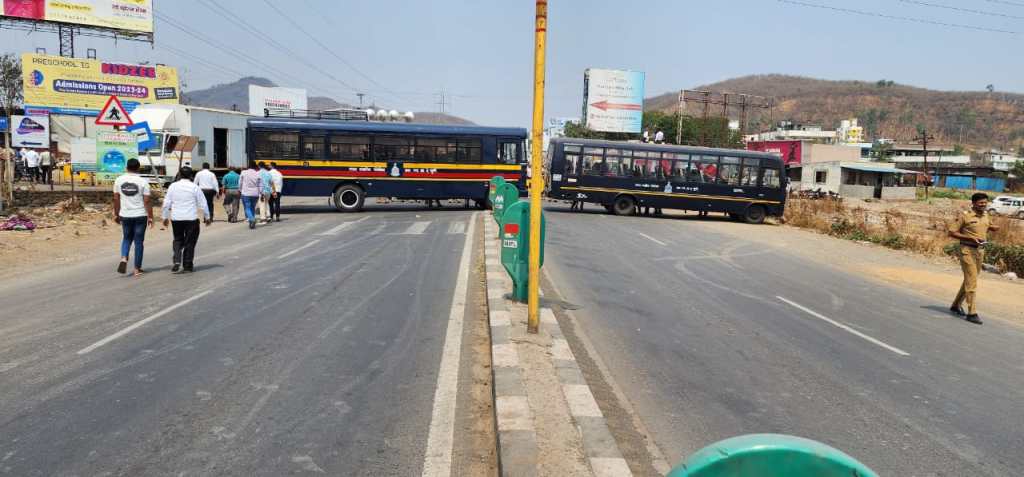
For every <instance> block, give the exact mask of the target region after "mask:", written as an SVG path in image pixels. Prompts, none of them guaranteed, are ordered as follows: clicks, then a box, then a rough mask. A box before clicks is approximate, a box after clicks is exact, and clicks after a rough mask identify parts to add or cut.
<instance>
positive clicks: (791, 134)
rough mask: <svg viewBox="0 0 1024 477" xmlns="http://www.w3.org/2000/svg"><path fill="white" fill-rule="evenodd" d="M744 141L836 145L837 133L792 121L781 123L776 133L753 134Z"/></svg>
mask: <svg viewBox="0 0 1024 477" xmlns="http://www.w3.org/2000/svg"><path fill="white" fill-rule="evenodd" d="M744 139H746V140H747V141H748V142H749V141H811V142H816V143H821V144H835V142H836V131H826V130H824V129H822V128H821V126H812V125H801V124H795V123H793V122H792V121H781V122H779V124H778V126H777V127H776V128H775V130H774V131H767V132H762V133H759V134H751V135H749V136H746V137H745V138H744Z"/></svg>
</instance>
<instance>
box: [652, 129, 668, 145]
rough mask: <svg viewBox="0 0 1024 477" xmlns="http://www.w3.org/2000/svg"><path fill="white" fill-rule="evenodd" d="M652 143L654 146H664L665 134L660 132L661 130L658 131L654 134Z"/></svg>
mask: <svg viewBox="0 0 1024 477" xmlns="http://www.w3.org/2000/svg"><path fill="white" fill-rule="evenodd" d="M654 143H655V144H664V143H665V133H664V132H662V131H661V129H659V130H658V132H656V133H654Z"/></svg>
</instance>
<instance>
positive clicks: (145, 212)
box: [114, 159, 153, 277]
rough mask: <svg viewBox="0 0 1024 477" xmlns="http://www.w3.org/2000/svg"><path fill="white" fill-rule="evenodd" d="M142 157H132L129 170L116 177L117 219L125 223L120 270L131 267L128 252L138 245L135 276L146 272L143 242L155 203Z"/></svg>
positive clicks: (116, 221) (151, 220) (122, 228)
mask: <svg viewBox="0 0 1024 477" xmlns="http://www.w3.org/2000/svg"><path fill="white" fill-rule="evenodd" d="M139 167H140V164H139V160H138V159H128V163H127V164H126V165H125V169H126V170H127V171H128V172H127V173H125V174H122V175H121V176H120V177H118V178H117V180H115V181H114V222H115V223H118V224H121V262H120V263H118V264H117V273H125V271H126V270H127V268H128V253H129V252H130V251H131V248H132V245H135V269H134V270H133V271H132V275H133V276H136V277H137V276H140V275H142V252H143V242H145V240H146V228H147V227H152V226H153V204H152V203H150V199H149V192H150V191H149V181H147V180H146V179H145V178H143V177H141V176H139Z"/></svg>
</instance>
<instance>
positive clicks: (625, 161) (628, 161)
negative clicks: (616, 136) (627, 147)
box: [619, 151, 636, 177]
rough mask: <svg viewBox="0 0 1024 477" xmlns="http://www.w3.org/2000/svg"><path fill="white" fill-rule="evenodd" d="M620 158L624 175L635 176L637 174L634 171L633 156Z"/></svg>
mask: <svg viewBox="0 0 1024 477" xmlns="http://www.w3.org/2000/svg"><path fill="white" fill-rule="evenodd" d="M626 152H629V151H626ZM619 160H620V161H621V164H622V165H621V166H620V167H621V169H622V177H634V176H635V175H636V174H634V171H633V158H632V157H623V158H620V159H619Z"/></svg>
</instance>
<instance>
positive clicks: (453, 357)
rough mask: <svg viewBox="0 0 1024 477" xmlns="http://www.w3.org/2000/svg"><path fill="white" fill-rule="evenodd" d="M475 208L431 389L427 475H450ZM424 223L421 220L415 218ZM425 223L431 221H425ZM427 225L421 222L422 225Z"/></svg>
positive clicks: (424, 471) (435, 476) (425, 470)
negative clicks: (434, 386) (434, 382)
mask: <svg viewBox="0 0 1024 477" xmlns="http://www.w3.org/2000/svg"><path fill="white" fill-rule="evenodd" d="M478 216H479V213H478V212H474V213H473V215H472V216H471V217H470V221H469V230H468V231H467V233H466V238H465V241H464V242H463V245H462V258H460V259H459V268H458V269H457V270H458V277H457V278H456V281H455V292H454V293H453V294H452V307H451V312H450V314H449V315H448V329H447V331H445V338H444V350H443V351H442V352H441V366H440V369H439V370H438V373H437V389H436V390H435V391H434V410H433V412H432V413H431V416H430V432H429V433H428V435H427V451H426V455H424V456H423V475H424V476H427V477H449V476H450V475H451V473H452V445H453V443H454V441H455V400H456V397H457V396H458V386H459V354H460V353H461V352H462V322H463V318H464V317H465V308H466V301H467V300H468V293H467V291H468V288H469V287H468V283H469V262H470V260H471V259H472V255H473V242H474V241H475V240H476V235H475V234H474V233H473V232H474V231H475V229H476V222H477V217H478ZM418 223H423V222H418ZM426 224H428V225H429V224H430V223H429V222H426ZM425 228H426V227H425V226H424V229H425Z"/></svg>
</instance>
